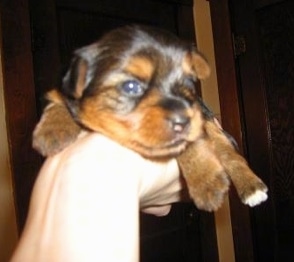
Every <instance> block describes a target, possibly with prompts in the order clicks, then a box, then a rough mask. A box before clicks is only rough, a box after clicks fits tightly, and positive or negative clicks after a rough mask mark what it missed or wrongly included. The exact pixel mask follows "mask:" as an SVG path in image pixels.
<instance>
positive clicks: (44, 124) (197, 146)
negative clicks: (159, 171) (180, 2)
mask: <svg viewBox="0 0 294 262" xmlns="http://www.w3.org/2000/svg"><path fill="white" fill-rule="evenodd" d="M209 74H210V68H209V66H208V64H207V62H206V60H205V59H204V58H203V56H202V55H200V54H199V53H198V52H197V51H196V50H195V48H193V47H192V46H190V45H188V44H186V43H184V42H182V41H181V40H179V39H178V38H176V37H175V36H173V35H171V34H169V33H167V32H164V31H160V30H157V29H151V28H145V27H144V28H143V27H138V26H132V27H124V28H120V29H116V30H114V31H111V32H110V33H108V34H106V35H105V36H104V37H103V38H102V39H101V40H99V41H98V42H96V43H94V44H92V45H90V46H87V47H84V48H81V49H79V50H77V51H76V52H75V54H74V57H73V59H72V63H71V66H70V68H69V70H68V72H67V74H66V75H65V77H64V78H63V83H62V86H61V88H60V89H59V90H53V91H51V92H49V94H48V100H49V105H48V106H47V107H46V108H45V110H44V113H43V115H42V118H41V120H40V122H39V124H38V125H37V127H36V129H35V131H34V134H33V146H34V148H35V149H36V150H38V151H39V152H40V153H41V154H42V155H44V156H49V155H52V154H55V153H57V152H59V151H61V150H62V149H63V148H65V147H66V146H67V145H69V144H70V143H72V142H73V141H74V140H75V139H76V138H77V136H78V135H79V133H80V132H81V130H82V129H87V130H90V131H93V132H99V133H102V134H104V135H105V136H108V137H110V138H111V139H113V140H115V141H117V142H119V143H120V144H122V145H124V146H126V147H128V148H130V149H132V150H135V151H136V152H138V153H140V154H141V155H143V156H144V157H146V158H150V159H154V160H155V161H156V160H158V161H163V160H165V159H169V158H173V157H176V158H177V160H178V163H179V166H180V168H181V171H182V173H183V176H184V177H185V179H186V182H187V186H188V189H189V193H190V196H191V198H192V199H193V200H194V202H195V204H196V206H197V207H198V208H200V209H204V210H208V211H213V210H216V209H218V208H219V207H220V206H221V204H222V202H223V198H224V195H225V194H226V193H227V191H228V188H229V184H230V180H231V181H232V182H233V184H234V186H235V187H236V189H237V192H238V194H239V196H240V198H241V200H242V202H244V203H245V204H249V205H255V204H258V203H260V202H262V201H264V200H265V199H266V191H267V188H266V186H265V185H264V184H263V182H262V181H261V180H260V179H259V178H258V177H257V176H256V175H255V174H254V173H253V172H252V171H251V170H250V168H249V167H248V165H247V163H246V161H245V159H244V158H243V157H242V156H241V155H239V154H238V152H237V151H236V150H235V148H234V145H233V144H232V143H231V141H230V139H229V137H228V136H227V135H226V134H225V133H224V132H223V131H222V130H221V128H220V127H219V126H218V125H217V124H216V123H215V120H214V117H213V114H212V113H211V112H210V111H209V110H207V108H206V107H205V105H204V104H203V102H202V101H201V100H199V98H198V96H197V93H196V88H195V82H196V81H197V80H199V79H200V80H201V79H205V78H207V77H208V76H209Z"/></svg>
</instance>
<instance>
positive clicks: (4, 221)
mask: <svg viewBox="0 0 294 262" xmlns="http://www.w3.org/2000/svg"><path fill="white" fill-rule="evenodd" d="M0 34H1V32H0ZM1 58H2V57H1V52H0V209H1V210H0V262H6V261H8V259H9V257H10V256H11V252H12V251H13V248H14V246H15V244H16V241H17V238H18V236H17V227H16V216H15V208H14V201H13V190H12V174H11V172H10V165H9V145H8V139H7V131H6V122H5V106H4V93H3V75H2V63H1V61H2V59H1Z"/></svg>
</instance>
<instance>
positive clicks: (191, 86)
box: [183, 77, 195, 91]
mask: <svg viewBox="0 0 294 262" xmlns="http://www.w3.org/2000/svg"><path fill="white" fill-rule="evenodd" d="M183 84H184V86H185V87H186V88H189V89H191V91H192V90H193V91H194V90H195V80H194V79H193V78H190V77H186V78H184V80H183Z"/></svg>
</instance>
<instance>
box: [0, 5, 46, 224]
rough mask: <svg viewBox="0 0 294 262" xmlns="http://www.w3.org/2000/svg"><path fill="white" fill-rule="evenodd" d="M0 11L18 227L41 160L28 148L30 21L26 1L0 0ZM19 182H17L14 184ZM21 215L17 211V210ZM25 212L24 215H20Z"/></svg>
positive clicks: (31, 122) (32, 108) (32, 109)
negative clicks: (17, 186)
mask: <svg viewBox="0 0 294 262" xmlns="http://www.w3.org/2000/svg"><path fill="white" fill-rule="evenodd" d="M0 12H1V14H0V15H1V17H0V19H1V35H2V39H1V53H2V70H3V85H4V99H5V111H6V122H7V133H8V144H9V149H10V162H11V169H12V174H13V180H14V186H16V185H22V187H19V188H17V189H16V190H14V194H17V195H15V199H18V200H19V201H15V205H17V206H16V213H17V218H18V219H17V222H18V228H19V229H21V228H22V227H23V223H24V221H25V217H22V214H25V213H26V211H25V210H27V208H28V203H27V196H28V195H29V194H30V192H31V188H32V186H33V183H34V180H35V177H36V174H37V172H38V169H39V167H40V162H41V159H40V157H39V156H38V155H37V153H36V152H34V150H33V149H32V146H31V134H32V130H33V128H34V126H35V123H36V119H37V116H36V105H35V103H36V102H35V101H36V99H35V90H34V78H33V61H32V53H31V37H30V20H29V13H28V1H27V0H3V1H1V2H0ZM16 180H18V183H15V181H16ZM20 210H21V212H18V211H20ZM23 210H24V212H22V211H23Z"/></svg>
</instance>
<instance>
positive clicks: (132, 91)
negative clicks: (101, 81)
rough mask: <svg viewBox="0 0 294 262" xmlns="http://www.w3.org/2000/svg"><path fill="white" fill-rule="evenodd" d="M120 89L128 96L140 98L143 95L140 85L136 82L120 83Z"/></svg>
mask: <svg viewBox="0 0 294 262" xmlns="http://www.w3.org/2000/svg"><path fill="white" fill-rule="evenodd" d="M121 89H122V91H123V92H124V93H126V94H128V95H130V96H140V95H142V94H143V93H144V89H143V86H142V84H141V83H140V82H139V81H137V80H128V81H125V82H123V83H122V85H121Z"/></svg>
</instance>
